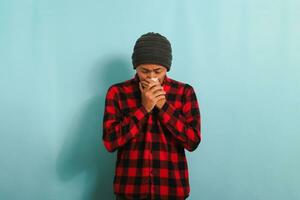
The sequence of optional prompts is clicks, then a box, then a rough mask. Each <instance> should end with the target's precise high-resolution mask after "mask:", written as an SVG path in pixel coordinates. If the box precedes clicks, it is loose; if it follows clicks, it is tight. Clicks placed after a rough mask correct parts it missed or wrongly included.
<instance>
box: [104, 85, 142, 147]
mask: <svg viewBox="0 0 300 200" xmlns="http://www.w3.org/2000/svg"><path fill="white" fill-rule="evenodd" d="M117 96H118V95H117V88H116V87H110V88H109V89H108V91H107V94H106V98H105V110H104V116H103V138H102V139H103V143H104V146H105V148H106V149H107V150H108V151H109V152H114V151H115V150H116V149H118V148H119V147H122V146H123V145H125V144H126V143H127V142H129V141H130V140H131V139H132V138H134V137H135V136H136V135H137V134H138V133H139V132H140V129H141V126H142V123H143V122H144V121H145V120H144V119H145V117H146V116H147V114H148V112H147V110H146V109H145V108H144V106H142V105H141V106H140V107H138V108H136V109H134V110H132V112H130V113H128V115H127V116H123V114H122V113H121V111H120V109H119V105H118V100H117Z"/></svg>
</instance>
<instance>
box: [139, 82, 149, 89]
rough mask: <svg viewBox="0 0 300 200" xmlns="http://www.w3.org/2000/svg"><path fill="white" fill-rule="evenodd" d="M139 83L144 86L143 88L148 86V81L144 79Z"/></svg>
mask: <svg viewBox="0 0 300 200" xmlns="http://www.w3.org/2000/svg"><path fill="white" fill-rule="evenodd" d="M141 83H142V86H143V87H144V88H145V87H148V84H149V83H147V82H146V81H142V82H141Z"/></svg>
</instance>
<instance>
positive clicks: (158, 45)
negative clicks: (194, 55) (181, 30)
mask: <svg viewBox="0 0 300 200" xmlns="http://www.w3.org/2000/svg"><path fill="white" fill-rule="evenodd" d="M131 58H132V64H133V68H134V69H136V68H137V66H139V65H140V64H159V65H162V66H164V67H165V68H167V71H169V70H170V67H171V64H172V48H171V43H170V42H169V40H168V39H167V38H166V37H164V36H162V35H160V34H159V33H153V32H149V33H146V34H144V35H142V36H141V37H140V38H139V39H138V40H137V41H136V43H135V45H134V50H133V54H132V56H131Z"/></svg>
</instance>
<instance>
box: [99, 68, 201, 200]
mask: <svg viewBox="0 0 300 200" xmlns="http://www.w3.org/2000/svg"><path fill="white" fill-rule="evenodd" d="M162 86H163V88H164V90H165V91H166V99H167V101H166V103H165V104H164V106H163V107H162V108H161V109H159V108H157V107H155V108H154V109H153V110H152V111H151V112H150V113H147V111H146V109H145V108H144V107H143V105H142V104H141V92H140V89H139V78H138V76H137V74H135V77H134V78H132V79H130V80H127V81H124V82H121V83H117V84H114V85H112V86H111V87H110V88H109V89H108V91H107V94H106V99H105V111H104V117H103V138H102V139H103V143H104V146H105V148H106V149H107V150H108V151H109V152H114V151H115V150H118V154H117V162H116V168H115V177H114V181H113V187H114V193H115V194H117V195H125V197H126V198H128V199H143V198H146V197H147V196H148V198H149V197H151V199H161V200H173V199H185V198H186V197H188V196H189V192H190V186H189V174H188V165H187V159H186V156H185V150H184V149H187V150H188V151H194V150H195V149H196V148H197V147H198V145H199V143H200V141H201V137H202V136H201V132H200V126H201V123H200V111H199V105H198V102H197V97H196V94H195V92H194V89H193V87H192V86H190V85H188V84H185V83H182V82H178V81H175V80H173V79H171V78H169V77H168V76H165V79H164V82H163V84H162Z"/></svg>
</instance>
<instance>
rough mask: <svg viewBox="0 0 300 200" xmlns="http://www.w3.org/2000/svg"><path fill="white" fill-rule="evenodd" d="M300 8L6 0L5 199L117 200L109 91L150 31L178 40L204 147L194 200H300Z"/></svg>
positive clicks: (125, 74) (196, 156)
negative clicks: (106, 121)
mask: <svg viewBox="0 0 300 200" xmlns="http://www.w3.org/2000/svg"><path fill="white" fill-rule="evenodd" d="M299 9H300V1H297V0H281V1H280V0H226V1H221V0H219V1H217V0H212V1H196V0H194V1H193V0H186V1H179V0H178V1H176V0H172V1H167V0H164V1H157V0H152V1H142V0H138V1H137V0H135V1H116V0H109V1H108V0H107V1H104V0H102V1H99V0H85V1H71V0H59V1H58V0H23V1H21V0H19V1H18V0H1V1H0V86H1V98H0V123H1V126H0V134H1V139H0V156H1V160H0V162H1V163H0V199H5V200H6V199H7V200H11V199H13V200H14V199H30V200H33V199H34V200H35V199H36V200H38V199H43V200H48V199H49V200H50V199H51V200H56V199H63V200H69V199H70V200H71V199H72V200H77V199H78V200H81V199H82V200H84V199H93V200H95V199H103V200H106V199H108V200H109V199H113V190H112V181H113V175H114V166H115V159H116V154H115V153H113V154H112V153H108V152H107V151H106V150H105V148H104V146H103V143H102V115H103V109H104V98H105V93H106V91H107V88H108V87H109V86H110V85H111V84H113V83H116V82H119V81H123V80H127V79H130V78H132V77H133V75H134V72H135V71H134V70H133V68H132V65H131V53H132V49H133V45H134V42H135V41H136V39H137V38H138V37H139V36H140V35H142V34H143V33H146V32H149V31H154V32H159V33H161V34H163V35H165V36H166V37H167V38H168V39H169V40H170V41H171V43H172V48H173V57H174V59H173V65H172V68H171V71H170V72H168V75H169V76H170V77H171V78H173V79H176V80H178V81H182V82H186V83H189V84H191V85H192V86H193V87H194V89H195V91H196V94H197V97H198V100H199V104H200V112H201V115H202V135H203V140H202V142H201V144H200V146H199V147H198V149H197V150H196V151H194V152H192V153H188V152H187V157H188V162H189V163H188V164H189V170H190V184H191V194H190V198H189V199H191V200H219V199H223V200H240V199H243V200H269V199H272V200H281V199H288V200H297V199H300V190H299V188H300V173H299V169H300V159H299V154H300V145H299V142H300V128H299V119H300V90H299V86H300V84H299V83H300V81H299V79H300V70H299V66H300V57H299V54H300V40H299V38H300V26H299V18H300V13H299Z"/></svg>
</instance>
